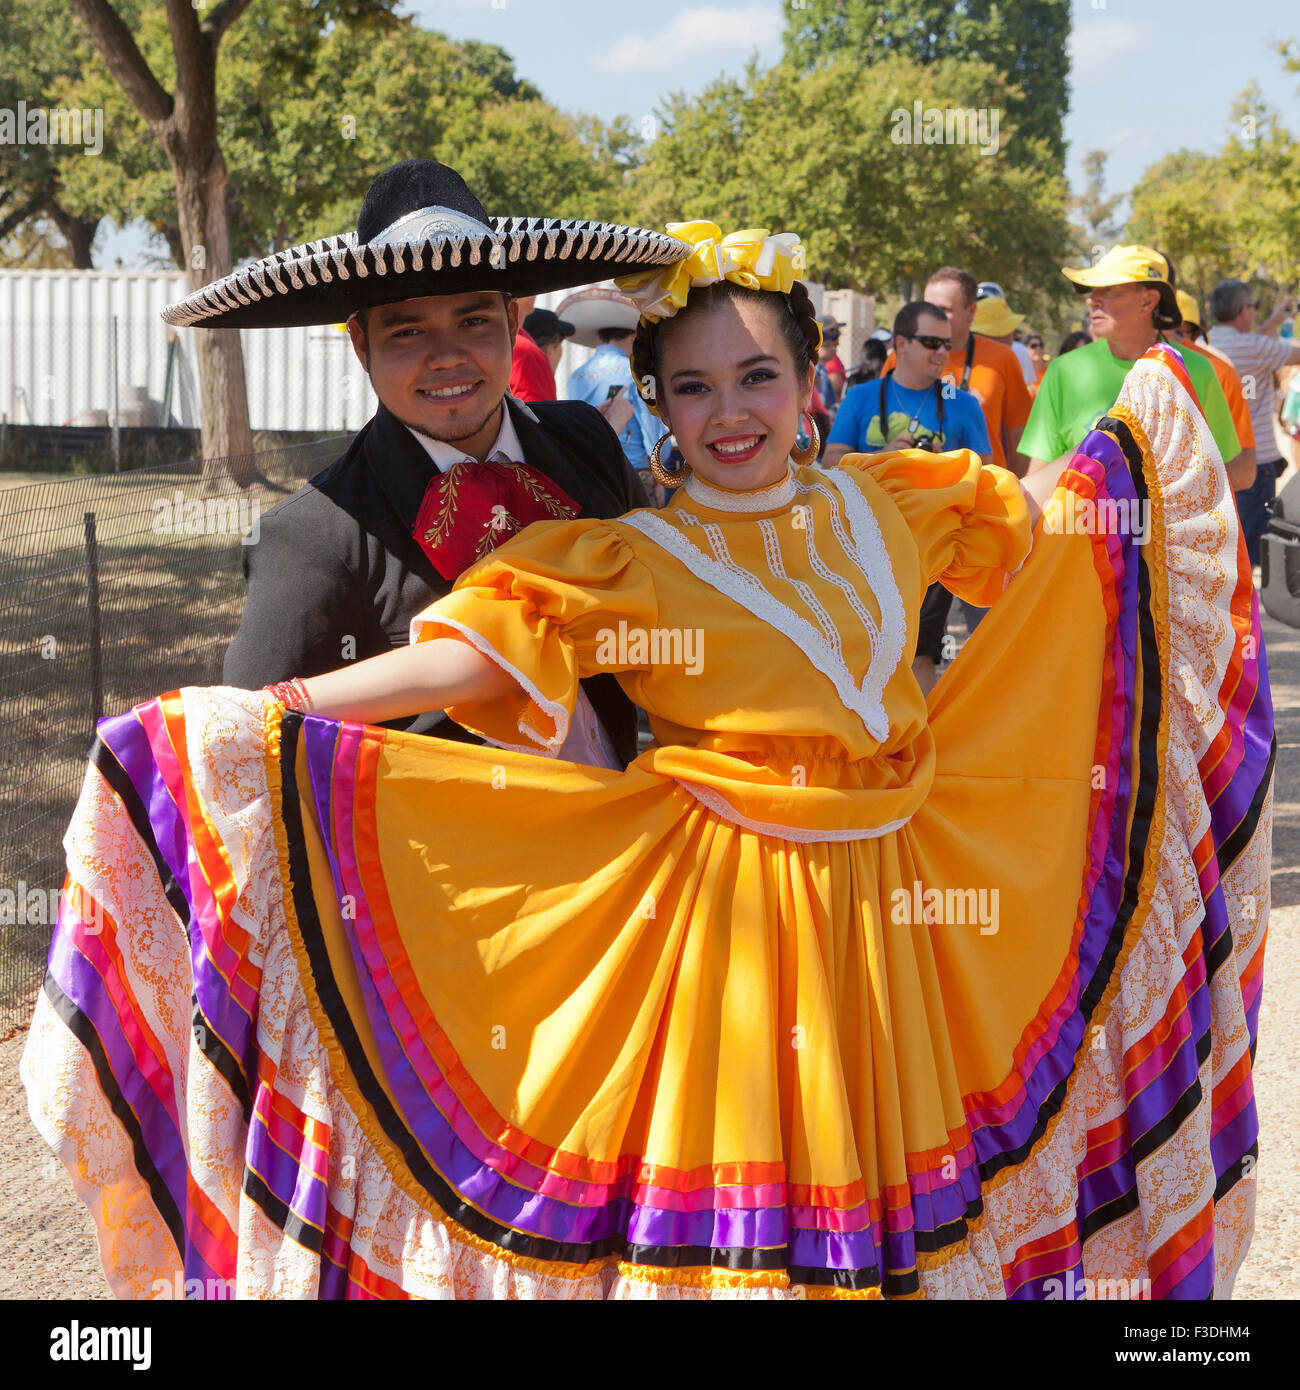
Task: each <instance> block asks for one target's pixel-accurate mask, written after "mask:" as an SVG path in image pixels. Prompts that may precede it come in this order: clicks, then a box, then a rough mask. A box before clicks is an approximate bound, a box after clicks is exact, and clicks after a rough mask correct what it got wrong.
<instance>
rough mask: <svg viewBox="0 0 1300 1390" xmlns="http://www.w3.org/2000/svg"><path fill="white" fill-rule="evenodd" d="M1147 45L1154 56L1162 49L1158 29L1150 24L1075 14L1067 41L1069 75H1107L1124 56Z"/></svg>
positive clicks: (1089, 79) (1086, 78) (1076, 78)
mask: <svg viewBox="0 0 1300 1390" xmlns="http://www.w3.org/2000/svg"><path fill="white" fill-rule="evenodd" d="M1144 48H1145V49H1148V50H1149V51H1150V52H1151V54H1152V57H1153V59H1154V58H1155V57H1156V55H1157V54H1158V53H1159V52H1160V49H1159V45H1158V43H1157V39H1156V33H1155V30H1153V29H1152V28H1151V26H1150V25H1149V24H1137V23H1135V22H1134V21H1133V20H1131V19H1109V18H1107V19H1091V18H1079V17H1077V16H1076V19H1075V22H1074V24H1073V25H1072V27H1071V29H1070V41H1069V43H1068V44H1067V45H1066V51H1067V52H1068V53H1069V55H1070V77H1071V79H1072V80H1073V81H1075V82H1092V81H1096V80H1097V79H1098V78H1104V77H1105V76H1107V74H1108V72H1109V70H1110V69H1111V68H1112V67H1115V66H1116V65H1118V63H1119V62H1120V60H1121V59H1124V58H1127V57H1128V56H1129V55H1130V54H1132V53H1138V52H1140V51H1141V50H1142V49H1144Z"/></svg>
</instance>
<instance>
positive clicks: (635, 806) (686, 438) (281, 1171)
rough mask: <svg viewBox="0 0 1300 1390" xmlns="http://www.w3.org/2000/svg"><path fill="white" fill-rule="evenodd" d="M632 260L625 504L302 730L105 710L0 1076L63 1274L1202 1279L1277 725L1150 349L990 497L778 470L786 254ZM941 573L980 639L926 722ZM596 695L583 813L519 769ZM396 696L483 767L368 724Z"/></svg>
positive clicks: (506, 555) (245, 703)
mask: <svg viewBox="0 0 1300 1390" xmlns="http://www.w3.org/2000/svg"><path fill="white" fill-rule="evenodd" d="M670 230H671V231H673V232H674V233H675V234H676V235H678V236H680V237H683V238H684V239H686V240H688V241H690V242H692V243H693V244H694V246H695V254H694V255H693V256H692V257H691V258H690V259H689V260H687V261H686V262H683V263H682V265H681V266H679V267H674V268H671V269H668V270H664V271H655V272H648V273H646V274H644V275H642V276H639V277H633V278H632V279H631V280H630V281H625V282H623V287H624V289H625V292H629V293H632V294H633V295H634V296H636V297H638V299H639V302H640V303H641V304H642V307H643V324H642V328H641V329H640V331H639V334H638V342H637V349H636V353H635V355H634V365H635V366H636V367H637V371H638V376H639V378H640V379H641V381H642V385H643V393H644V394H645V395H646V396H647V397H648V398H649V399H650V400H651V401H652V403H653V404H654V406H655V408H656V409H657V411H658V412H659V413H660V414H661V416H662V418H663V420H664V423H665V425H666V426H669V427H670V428H671V429H672V431H673V433H674V435H675V438H676V443H677V447H678V448H679V450H680V452H681V455H682V457H683V459H684V462H685V466H686V468H688V469H689V474H688V475H687V476H686V478H685V485H684V486H683V487H681V488H680V489H679V490H678V492H677V493H676V494H675V496H674V497H673V499H672V502H671V503H670V505H669V506H668V507H667V508H665V509H663V510H659V511H640V512H634V513H631V514H629V515H627V516H625V517H622V518H620V519H619V520H617V521H600V520H582V521H574V522H554V523H539V524H536V525H533V526H531V527H529V528H528V529H527V530H526V531H525V532H523V533H521V534H520V535H519V536H517V537H515V538H514V539H513V540H511V541H509V542H507V543H506V544H504V545H502V546H500V547H499V548H498V549H497V550H495V551H494V552H493V553H492V554H491V555H490V556H489V557H487V558H486V559H484V560H483V561H481V562H480V563H478V564H476V565H475V566H473V567H472V568H471V569H470V570H468V571H467V572H466V573H465V574H464V575H463V576H462V577H461V579H460V580H459V582H458V583H457V586H456V588H455V590H454V591H453V593H451V594H450V595H449V596H448V597H446V598H445V599H442V600H440V601H439V602H438V603H437V604H435V605H434V606H433V607H432V608H430V609H429V610H427V611H426V612H425V613H424V614H422V615H421V617H420V618H419V619H417V621H416V623H415V625H414V630H413V639H414V640H413V644H412V646H411V647H410V648H408V649H404V650H402V651H398V652H394V653H392V654H389V655H386V656H383V657H379V658H376V659H374V660H373V661H369V662H365V663H361V664H359V665H357V666H354V667H352V668H348V669H345V670H343V671H339V672H334V673H331V674H329V675H326V676H321V677H319V678H315V679H312V680H309V681H307V682H306V683H305V694H306V696H307V697H308V701H304V702H302V703H303V704H304V705H305V708H304V709H302V710H293V709H287V708H286V707H285V703H283V702H282V701H281V700H279V699H271V698H268V697H267V696H266V695H263V694H260V693H259V694H251V693H246V692H235V691H230V690H224V689H211V690H186V691H182V692H179V693H174V694H171V695H167V696H163V697H161V698H160V699H158V700H155V701H152V702H150V703H149V704H146V705H142V706H140V707H138V708H137V709H136V710H135V711H133V712H132V713H131V714H130V715H127V716H123V717H122V718H119V719H116V720H109V721H106V722H105V724H104V725H103V726H102V728H101V737H100V741H99V744H98V746H97V749H96V752H95V756H94V760H93V766H92V768H91V770H90V773H89V774H88V778H87V783H86V789H85V792H84V793H83V800H82V804H81V805H80V807H79V808H78V814H77V817H76V819H75V820H74V823H73V827H72V829H71V831H70V832H69V837H68V841H67V844H68V850H69V882H68V887H67V889H66V891H65V910H64V914H63V917H62V919H61V923H60V927H59V932H58V935H57V937H56V940H55V944H54V947H53V950H52V952H51V963H50V972H49V975H48V977H47V982H46V990H45V994H44V996H43V998H42V1001H41V1004H40V1007H39V1008H38V1011H37V1016H36V1019H35V1021H34V1024H33V1031H32V1035H31V1040H30V1042H29V1045H28V1048H27V1052H26V1056H25V1058H24V1063H23V1070H24V1076H25V1079H26V1081H27V1084H28V1087H29V1091H30V1093H31V1097H32V1111H33V1116H34V1118H35V1119H36V1121H37V1123H38V1124H39V1125H40V1127H41V1128H42V1130H43V1132H44V1133H45V1134H46V1136H47V1138H48V1139H49V1140H50V1142H51V1143H52V1144H54V1145H55V1147H56V1148H57V1149H58V1150H59V1151H60V1152H61V1154H62V1155H63V1156H64V1157H65V1159H66V1160H67V1161H68V1163H69V1165H70V1167H71V1168H72V1171H73V1176H74V1181H75V1182H76V1184H77V1186H78V1189H79V1190H80V1191H81V1193H82V1195H83V1197H84V1198H85V1200H86V1201H87V1202H88V1204H89V1205H90V1207H91V1209H92V1211H93V1212H94V1214H95V1216H96V1221H97V1224H98V1226H99V1230H100V1239H101V1246H102V1250H103V1255H104V1261H105V1267H106V1269H107V1270H108V1272H109V1277H110V1280H111V1281H112V1282H113V1284H114V1287H115V1288H116V1290H117V1291H118V1292H119V1293H122V1294H127V1295H131V1294H134V1295H148V1294H149V1293H150V1292H151V1291H153V1292H155V1293H157V1292H160V1291H164V1290H168V1291H170V1290H173V1289H175V1290H180V1289H181V1288H182V1286H183V1288H184V1291H185V1292H186V1293H190V1294H195V1293H197V1294H199V1295H202V1294H203V1293H204V1292H205V1291H210V1290H211V1288H212V1287H213V1281H214V1280H216V1281H222V1280H227V1281H229V1280H233V1281H235V1284H236V1287H237V1288H238V1291H239V1292H240V1293H241V1294H244V1295H249V1296H277V1295H280V1296H307V1297H315V1296H319V1297H345V1296H346V1297H554V1298H603V1297H696V1296H702V1297H714V1296H728V1297H731V1296H754V1297H772V1298H787V1297H817V1296H836V1297H881V1296H884V1297H915V1296H926V1297H952V1298H1005V1297H1013V1298H1077V1297H1086V1296H1096V1295H1099V1294H1100V1295H1103V1296H1111V1297H1114V1296H1120V1297H1157V1298H1165V1297H1169V1298H1179V1297H1190V1298H1202V1297H1208V1296H1211V1295H1217V1296H1220V1297H1221V1296H1224V1295H1225V1294H1227V1293H1228V1292H1230V1290H1231V1285H1232V1280H1233V1277H1234V1275H1235V1272H1236V1269H1237V1267H1238V1265H1239V1263H1240V1261H1241V1259H1242V1258H1243V1256H1244V1254H1245V1251H1246V1247H1247V1244H1248V1241H1249V1235H1250V1228H1251V1221H1252V1216H1253V1183H1252V1182H1251V1180H1250V1179H1251V1178H1252V1177H1253V1163H1254V1154H1255V1152H1256V1149H1255V1142H1256V1129H1257V1127H1256V1122H1255V1111H1254V1103H1253V1099H1252V1094H1251V1078H1250V1062H1251V1048H1252V1045H1253V1039H1254V1034H1255V1024H1256V1018H1257V1011H1258V1002H1259V990H1260V982H1261V978H1262V959H1263V940H1264V930H1265V923H1266V920H1267V914H1268V896H1267V895H1268V879H1267V866H1268V848H1269V837H1270V812H1271V801H1270V787H1271V771H1272V756H1273V754H1272V748H1273V741H1272V713H1271V708H1270V705H1269V699H1268V683H1267V676H1266V672H1265V667H1264V654H1263V650H1262V646H1261V644H1260V640H1259V619H1258V609H1257V605H1256V603H1255V599H1254V592H1253V588H1252V585H1251V579H1250V570H1249V567H1248V566H1247V565H1246V562H1245V558H1244V557H1245V552H1244V549H1243V548H1242V546H1241V543H1240V534H1239V528H1238V526H1237V522H1236V517H1235V513H1234V510H1233V505H1232V500H1231V496H1230V494H1229V492H1228V489H1227V483H1226V478H1225V476H1224V471H1223V467H1222V463H1221V462H1220V460H1219V458H1218V455H1217V453H1216V452H1215V448H1214V444H1213V440H1212V439H1211V437H1210V435H1209V432H1208V429H1207V428H1206V426H1205V423H1204V420H1203V418H1202V417H1201V415H1200V412H1199V409H1198V407H1197V405H1196V401H1195V396H1194V393H1193V392H1192V390H1191V387H1190V384H1189V383H1188V382H1187V379H1186V375H1185V373H1184V372H1183V370H1182V366H1181V361H1180V360H1179V359H1178V357H1177V356H1176V354H1174V353H1173V352H1172V351H1170V350H1168V349H1164V348H1158V349H1155V350H1153V352H1152V353H1151V354H1149V355H1148V357H1147V358H1145V359H1143V360H1142V361H1141V362H1139V363H1138V364H1137V365H1136V366H1135V368H1134V370H1133V372H1132V373H1131V374H1130V376H1129V378H1128V381H1127V382H1126V385H1125V389H1124V393H1123V395H1122V397H1121V399H1120V401H1119V402H1118V403H1117V404H1116V406H1115V408H1114V411H1113V412H1112V414H1111V415H1110V416H1108V417H1107V418H1106V419H1104V420H1103V421H1101V422H1100V424H1099V427H1098V429H1097V430H1095V431H1094V432H1093V433H1091V434H1090V435H1089V436H1088V438H1087V439H1086V440H1085V441H1082V442H1081V444H1080V447H1079V450H1078V451H1077V452H1076V453H1075V454H1074V455H1073V456H1072V457H1071V458H1070V460H1069V461H1068V462H1065V463H1063V464H1062V465H1061V466H1060V467H1059V468H1056V469H1053V470H1051V471H1050V472H1045V473H1044V474H1040V475H1036V476H1035V477H1032V478H1030V479H1028V480H1026V482H1025V484H1024V486H1023V487H1022V485H1021V484H1020V483H1018V482H1017V480H1016V479H1015V478H1014V477H1013V476H1012V475H1011V474H1009V473H1007V472H1004V471H1002V470H999V469H996V468H982V467H981V466H980V463H979V460H978V459H977V458H976V457H975V456H974V455H971V454H967V453H962V454H953V455H938V456H936V455H930V454H926V453H920V452H915V451H908V452H905V453H899V454H892V455H876V456H872V457H850V458H848V459H846V460H844V462H843V465H842V466H841V467H840V468H839V469H838V470H834V471H823V470H821V469H818V468H816V467H815V466H812V464H811V458H815V447H814V448H813V449H812V450H811V451H809V454H810V457H809V458H806V459H805V460H803V461H801V460H800V459H799V458H797V457H796V458H793V459H792V457H791V451H792V449H793V448H794V445H795V441H796V433H797V430H798V428H799V419H800V414H801V411H803V410H805V409H806V407H807V405H808V400H809V395H810V391H811V383H812V372H813V363H814V362H815V360H816V348H817V343H818V329H817V327H816V318H815V314H814V312H813V308H812V305H811V303H810V302H809V300H808V297H807V294H806V291H805V290H804V289H803V286H802V285H801V284H799V283H798V281H797V279H796V277H797V275H798V274H799V273H800V271H801V270H802V250H801V248H800V247H799V245H798V243H797V241H796V240H795V239H794V238H792V237H789V236H786V237H768V236H767V234H766V233H764V232H750V233H739V234H735V235H733V236H732V237H728V238H723V237H722V236H721V233H720V230H719V229H718V228H716V227H715V226H713V225H712V224H708V223H692V224H685V225H678V226H676V227H673V228H671V229H670ZM680 480H681V479H680V478H678V479H677V481H680ZM1040 507H1041V508H1042V509H1043V515H1042V516H1041V517H1040V516H1039V509H1040ZM936 579H939V580H942V582H943V583H944V584H946V585H947V586H949V587H950V588H951V589H952V590H953V592H954V593H956V594H958V595H959V596H960V597H963V598H965V599H967V600H969V601H970V602H972V603H975V604H979V605H981V606H986V605H990V604H991V605H992V612H991V613H990V615H989V617H988V619H986V621H985V622H984V623H983V624H981V626H980V629H979V631H978V632H977V633H976V634H975V635H974V636H973V637H972V638H971V640H970V641H969V643H968V644H967V646H966V648H965V649H964V650H963V652H962V653H961V655H960V656H959V657H958V658H957V660H956V662H955V663H954V664H953V667H952V669H951V671H950V672H949V673H948V674H947V675H946V676H945V678H944V680H943V681H942V682H940V684H939V686H938V687H937V688H936V690H935V691H934V692H933V694H932V696H931V698H930V699H929V701H928V702H927V700H926V699H925V698H924V697H923V696H922V695H921V692H920V690H919V689H918V687H917V685H916V683H915V681H914V680H913V677H912V674H911V655H912V650H913V646H914V642H915V634H916V622H917V614H918V609H919V605H920V602H921V598H922V596H923V595H924V593H925V590H926V588H927V586H928V585H929V584H930V583H931V582H932V581H933V580H936ZM602 671H612V672H614V673H615V674H616V676H617V678H618V680H619V681H620V683H621V684H622V685H623V688H624V689H625V690H626V691H627V693H628V694H629V696H630V697H631V698H632V699H633V700H634V701H635V702H637V703H638V704H640V705H641V706H642V707H643V708H644V709H645V710H646V711H647V713H648V716H649V719H650V724H651V728H652V730H653V733H654V743H653V745H652V746H651V747H650V748H649V749H648V750H647V751H646V752H644V753H643V754H642V755H641V756H640V757H639V758H637V760H636V761H635V762H634V763H633V764H632V765H631V766H630V767H629V768H628V769H627V770H626V771H625V772H615V771H608V770H605V769H598V768H589V767H583V766H579V765H577V764H572V763H563V762H558V761H556V759H555V754H556V752H557V751H558V749H559V748H560V746H561V745H562V743H563V742H564V738H565V736H566V733H567V726H568V720H569V718H570V715H571V712H572V710H573V705H574V700H575V696H576V691H577V688H578V686H577V682H578V680H579V679H580V678H582V677H585V676H588V675H591V674H595V673H599V672H602ZM299 690H301V687H299ZM280 693H281V695H283V696H284V697H285V699H286V700H287V701H288V703H289V704H294V703H299V700H298V699H297V698H296V697H295V695H294V694H293V693H292V692H289V691H281V692H280ZM434 707H444V708H447V709H449V710H450V712H451V714H452V716H453V718H455V719H456V720H457V721H458V722H459V723H461V724H463V725H465V726H466V727H468V728H471V729H473V730H475V731H477V732H479V733H480V734H482V735H484V736H485V737H487V738H488V739H489V740H490V741H491V742H490V746H484V747H477V746H467V745H463V744H451V743H447V742H443V741H441V740H435V739H424V738H418V737H414V736H409V735H403V734H399V733H394V732H391V731H387V730H384V729H381V728H377V727H374V724H375V722H376V721H379V720H384V719H390V718H395V717H398V716H401V715H403V714H409V713H414V712H418V711H423V710H427V709H430V708H434ZM218 1286H221V1285H220V1284H219V1285H218Z"/></svg>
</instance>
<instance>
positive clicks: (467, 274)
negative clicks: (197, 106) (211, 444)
mask: <svg viewBox="0 0 1300 1390" xmlns="http://www.w3.org/2000/svg"><path fill="white" fill-rule="evenodd" d="M690 251H691V248H690V247H689V246H687V245H686V243H685V242H682V241H678V240H677V238H676V237H671V236H668V235H667V234H666V233H664V232H652V231H648V230H646V229H645V228H643V227H621V226H618V225H617V224H615V223H612V222H588V221H584V220H583V219H581V218H559V217H489V216H488V215H487V213H486V212H484V211H483V206H482V204H481V203H480V202H479V201H478V199H477V198H476V197H475V196H474V195H473V194H472V193H471V192H470V191H469V189H468V187H467V186H466V184H465V180H464V179H462V178H461V176H460V175H459V174H458V173H457V172H456V171H455V170H454V169H449V168H448V167H447V166H446V165H445V164H439V163H437V162H436V161H434V160H431V159H408V160H405V161H403V162H402V163H401V164H394V165H393V166H392V168H390V169H385V170H384V172H383V173H382V174H380V175H379V177H378V178H377V179H376V180H375V181H374V183H372V184H371V185H370V191H369V192H368V193H367V194H366V198H365V202H364V203H362V205H361V213H360V215H359V216H358V218H357V230H356V231H355V232H349V233H347V234H345V235H343V236H334V237H326V238H325V240H323V241H309V242H307V244H306V245H305V246H294V247H291V248H290V249H289V250H287V251H280V252H278V253H277V254H276V255H274V256H266V257H264V258H263V259H262V260H260V261H258V262H256V264H254V265H250V266H245V267H244V268H243V269H242V270H237V271H235V272H234V274H233V275H227V276H226V277H225V278H224V279H221V280H215V281H213V283H212V284H210V285H205V286H204V288H203V289H201V290H197V291H195V293H194V294H191V295H189V296H187V297H186V298H185V299H182V300H181V301H180V303H179V304H169V305H168V306H167V307H166V308H165V309H164V310H163V315H162V316H163V318H164V319H165V320H166V321H167V322H168V323H170V324H174V325H175V326H176V327H177V328H191V327H194V328H298V327H303V326H305V325H308V324H317V323H341V322H342V321H343V320H345V319H347V318H348V317H349V316H350V315H352V314H354V313H355V312H356V311H357V310H358V309H367V308H370V307H371V306H372V305H375V304H391V303H393V302H394V301H395V300H399V299H418V298H420V297H422V296H424V295H432V294H437V295H448V294H466V293H468V292H470V291H472V290H489V289H490V290H503V291H505V292H506V293H507V294H513V295H529V294H545V293H546V292H547V291H549V290H564V289H569V288H570V287H572V286H574V285H585V284H590V283H591V282H592V281H593V280H604V279H607V278H608V277H609V276H611V275H614V274H620V275H623V274H632V273H635V272H636V271H638V270H648V269H650V268H652V267H654V266H663V265H673V264H675V263H676V262H677V261H680V260H682V259H683V258H684V257H686V256H688V255H689V254H690Z"/></svg>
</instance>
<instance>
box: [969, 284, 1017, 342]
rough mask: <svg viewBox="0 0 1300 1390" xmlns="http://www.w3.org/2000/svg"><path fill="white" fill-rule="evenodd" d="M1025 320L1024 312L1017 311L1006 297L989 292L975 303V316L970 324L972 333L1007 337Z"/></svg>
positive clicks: (989, 336)
mask: <svg viewBox="0 0 1300 1390" xmlns="http://www.w3.org/2000/svg"><path fill="white" fill-rule="evenodd" d="M1024 321H1025V316H1024V314H1017V313H1015V312H1014V311H1013V310H1012V308H1011V305H1010V304H1008V303H1007V301H1006V300H1005V299H999V298H998V297H997V295H994V294H989V295H985V296H984V298H983V299H981V300H980V301H979V302H978V303H977V304H976V305H975V317H974V318H973V319H972V320H971V325H970V326H971V332H972V333H983V334H984V335H985V336H986V337H988V338H1005V337H1006V335H1007V334H1008V333H1011V332H1014V331H1015V330H1016V329H1017V328H1019V327H1020V325H1021V324H1022V323H1024Z"/></svg>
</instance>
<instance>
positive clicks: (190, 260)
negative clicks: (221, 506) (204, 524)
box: [168, 144, 253, 487]
mask: <svg viewBox="0 0 1300 1390" xmlns="http://www.w3.org/2000/svg"><path fill="white" fill-rule="evenodd" d="M168 154H169V155H170V156H171V162H172V171H173V173H174V174H175V177H176V205H177V209H178V211H179V213H180V226H181V240H182V243H183V245H184V248H185V264H186V268H187V274H188V276H189V284H190V290H191V291H194V290H201V289H202V288H203V286H204V285H206V284H209V283H210V282H211V281H213V280H219V279H220V278H221V277H222V276H223V275H228V274H229V273H230V271H231V268H232V266H231V258H230V223H229V220H228V218H227V215H226V179H227V173H226V162H225V160H224V159H223V158H222V156H221V151H220V150H219V149H217V147H216V146H215V144H214V145H212V146H210V147H209V148H208V149H207V150H206V151H204V152H203V153H202V154H199V153H197V152H192V151H189V150H184V149H181V148H179V147H176V148H173V147H171V146H170V145H169V148H168ZM194 341H195V344H196V347H197V352H198V365H199V395H200V400H201V402H202V411H203V460H204V462H203V479H204V482H205V484H207V485H208V486H216V485H219V484H220V483H222V482H223V481H224V480H225V479H227V478H229V479H230V480H231V481H232V482H234V483H235V484H236V485H238V486H239V487H244V486H246V485H247V483H248V482H250V481H253V459H252V454H253V436H252V431H251V430H250V428H249V424H248V392H247V388H246V386H245V381H244V354H243V352H242V350H241V349H240V344H239V330H238V329H234V328H196V329H195V330H194Z"/></svg>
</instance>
